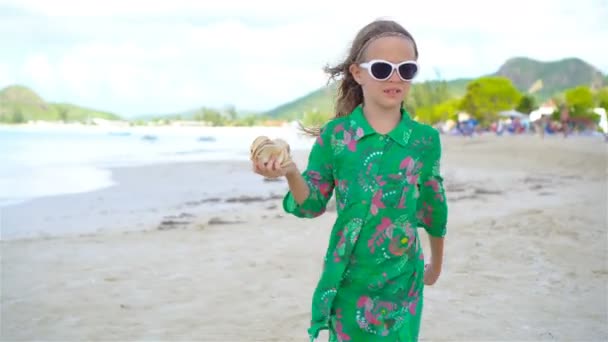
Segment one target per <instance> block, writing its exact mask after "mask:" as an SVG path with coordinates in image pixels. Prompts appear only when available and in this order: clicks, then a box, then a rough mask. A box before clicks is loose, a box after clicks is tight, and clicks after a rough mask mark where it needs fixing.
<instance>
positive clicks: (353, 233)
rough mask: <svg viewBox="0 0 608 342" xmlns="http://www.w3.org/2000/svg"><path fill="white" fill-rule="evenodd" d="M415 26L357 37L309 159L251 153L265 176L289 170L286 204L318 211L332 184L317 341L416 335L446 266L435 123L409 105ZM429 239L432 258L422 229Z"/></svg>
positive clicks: (381, 25) (370, 28)
mask: <svg viewBox="0 0 608 342" xmlns="http://www.w3.org/2000/svg"><path fill="white" fill-rule="evenodd" d="M417 59H418V49H417V47H416V43H415V41H414V39H413V38H412V36H411V35H410V34H409V32H408V31H406V30H405V29H404V28H403V27H401V26H400V25H399V24H397V23H395V22H393V21H385V20H383V21H374V22H372V23H370V24H368V25H367V26H365V27H364V28H363V29H361V31H360V32H359V33H358V34H357V36H356V38H355V40H354V41H353V44H352V47H351V49H350V53H349V55H348V57H347V58H346V60H345V61H344V62H343V63H341V64H339V65H338V66H336V67H334V68H329V69H328V72H329V73H330V74H331V76H332V77H335V76H342V79H341V84H340V87H339V96H338V99H337V103H336V115H335V118H334V119H332V120H330V121H329V122H328V123H326V124H325V125H323V126H322V127H321V128H320V129H318V130H316V131H315V130H310V132H312V134H314V135H316V136H317V139H316V141H315V143H314V145H313V147H312V150H311V153H310V156H309V159H308V165H307V168H306V170H305V171H304V172H302V173H301V172H300V171H299V170H298V168H297V166H296V165H294V164H291V165H289V166H286V167H283V168H280V167H279V165H278V162H275V161H273V160H271V161H270V162H268V163H266V164H265V165H264V164H260V163H254V169H255V172H257V173H258V174H261V175H263V176H265V177H270V178H272V177H280V176H285V177H286V178H287V181H288V184H289V191H288V192H287V194H286V196H285V198H284V200H283V208H284V210H285V211H286V212H287V213H290V214H293V215H295V216H297V217H303V218H314V217H317V216H319V215H321V214H322V213H323V212H324V211H325V207H326V204H327V201H328V200H329V199H330V197H331V195H332V194H333V193H334V191H335V195H336V205H337V211H338V216H337V219H336V221H335V224H334V226H333V230H332V232H331V236H330V241H329V246H328V249H327V253H326V255H325V261H324V265H323V266H324V267H323V273H322V275H321V278H320V280H319V283H318V286H317V288H316V290H315V292H314V294H313V303H312V320H311V326H310V328H309V329H308V333H309V335H310V339H311V341H312V340H314V339H316V338H317V336H318V334H319V331H320V330H323V329H328V330H329V334H330V341H354V342H374V341H383V342H389V341H390V342H395V341H400V342H405V341H408V342H409V341H416V340H417V339H418V332H419V328H420V317H421V312H422V293H423V287H424V284H426V285H432V284H433V283H435V281H436V280H437V278H438V277H439V273H440V272H441V265H442V259H443V237H444V236H445V234H446V221H447V220H446V218H447V204H446V198H445V193H444V189H443V185H442V181H443V180H442V177H441V176H440V173H439V163H440V156H441V145H440V138H439V134H438V132H437V131H436V130H435V129H433V128H432V127H430V126H427V125H423V124H420V123H418V122H415V121H413V120H412V119H411V118H410V116H409V114H408V113H407V112H406V111H405V110H404V109H402V107H403V99H404V97H405V96H406V95H407V94H408V92H409V90H410V86H411V83H410V82H411V80H412V79H413V78H414V76H415V75H416V73H417V71H418V65H417V62H416V61H417ZM420 226H421V227H423V228H424V229H425V230H426V231H427V233H428V234H429V238H430V247H431V258H430V264H428V265H427V266H425V265H424V256H423V251H422V248H421V244H420V238H419V236H418V232H417V228H418V227H420Z"/></svg>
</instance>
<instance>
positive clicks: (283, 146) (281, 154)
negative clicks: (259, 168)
mask: <svg viewBox="0 0 608 342" xmlns="http://www.w3.org/2000/svg"><path fill="white" fill-rule="evenodd" d="M290 151H291V149H290V147H289V144H288V143H287V142H286V141H284V140H282V139H275V140H270V138H268V137H266V136H259V137H257V138H255V139H254V140H253V142H252V143H251V147H250V153H251V155H250V158H251V160H252V161H256V162H258V161H261V162H263V163H267V162H268V161H270V160H271V159H275V160H277V161H278V162H279V164H280V166H281V167H285V166H287V165H289V163H291V155H290Z"/></svg>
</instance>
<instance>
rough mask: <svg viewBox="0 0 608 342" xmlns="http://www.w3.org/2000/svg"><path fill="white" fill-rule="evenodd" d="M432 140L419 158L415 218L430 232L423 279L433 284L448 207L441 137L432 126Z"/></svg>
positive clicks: (440, 259)
mask: <svg viewBox="0 0 608 342" xmlns="http://www.w3.org/2000/svg"><path fill="white" fill-rule="evenodd" d="M430 137H431V142H430V146H429V149H428V151H427V152H426V154H425V156H424V157H423V158H422V162H423V165H422V172H421V177H420V179H419V186H420V196H419V197H418V204H417V207H418V221H419V223H420V225H421V226H422V227H424V229H425V230H426V232H427V233H428V234H429V242H430V247H431V260H430V265H429V268H428V269H427V272H428V275H425V283H427V284H428V285H431V284H433V283H434V282H435V281H436V280H437V278H438V277H439V273H440V272H441V268H442V264H443V245H444V236H445V235H446V233H447V216H448V207H447V202H446V197H445V189H444V187H443V178H442V177H441V172H440V164H441V140H440V137H439V132H438V131H437V130H435V129H433V130H432V132H431V133H430Z"/></svg>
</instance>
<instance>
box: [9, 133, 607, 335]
mask: <svg viewBox="0 0 608 342" xmlns="http://www.w3.org/2000/svg"><path fill="white" fill-rule="evenodd" d="M442 143H443V165H442V173H443V175H444V178H445V183H444V184H445V186H446V190H447V199H448V205H449V220H448V222H449V225H448V234H447V236H446V245H445V248H446V249H445V261H444V266H443V271H442V274H441V277H440V278H439V281H438V282H437V283H436V284H435V285H433V286H431V287H426V289H425V304H424V311H423V320H422V329H421V340H422V341H499V340H500V341H541V340H560V341H606V340H608V324H607V322H608V228H607V227H608V217H607V215H608V214H607V208H608V198H607V196H608V180H607V179H608V171H607V170H608V144H606V143H604V142H603V141H602V138H599V137H582V136H581V137H578V136H572V137H569V138H567V139H564V138H563V137H561V136H546V137H545V139H543V140H541V139H540V138H539V137H538V136H502V137H497V136H494V135H489V134H488V135H483V136H476V137H473V138H466V137H454V136H442ZM294 158H295V159H296V161H297V162H298V165H300V167H301V168H304V167H305V165H306V160H307V151H296V152H295V153H294ZM111 172H112V177H113V185H112V186H108V187H105V188H103V189H99V190H96V191H91V192H84V193H75V194H65V195H57V196H50V197H43V198H38V199H34V200H31V201H27V202H24V203H21V204H16V205H12V206H8V207H5V208H2V212H0V215H1V216H0V224H1V228H2V238H3V240H2V242H1V243H2V269H1V272H2V308H1V314H2V329H1V330H2V331H1V338H2V340H6V341H31V340H45V341H51V340H57V341H59V340H61V341H82V340H95V341H110V340H116V341H118V340H120V341H126V340H146V341H150V340H197V341H308V337H307V335H306V329H307V328H308V322H309V319H310V303H311V296H312V292H313V290H314V287H315V286H316V283H317V280H318V277H319V275H320V272H321V267H322V260H323V255H324V253H325V249H326V247H327V243H328V239H329V233H330V230H331V226H332V223H333V221H334V219H335V215H336V213H335V209H334V208H332V207H331V206H330V208H329V210H328V212H327V213H326V214H324V215H323V216H321V217H319V218H317V219H314V220H307V219H298V218H295V217H293V216H289V215H286V214H285V213H284V212H283V211H282V208H281V200H282V196H283V195H284V193H285V190H286V188H287V185H286V183H285V182H284V181H275V182H268V181H264V180H263V179H261V178H260V177H259V176H258V175H255V174H253V173H252V172H251V168H250V165H249V163H248V162H247V161H246V160H237V161H228V160H223V161H183V162H176V163H168V164H163V165H155V164H149V165H139V166H131V167H117V168H112V169H111ZM419 233H420V235H421V236H422V239H423V241H425V254H426V255H427V256H428V255H430V251H429V250H428V244H426V241H427V236H426V233H425V232H424V230H423V229H420V230H419ZM325 336H326V335H325V334H323V335H322V338H323V337H325ZM321 340H323V339H321ZM325 340H326V338H325Z"/></svg>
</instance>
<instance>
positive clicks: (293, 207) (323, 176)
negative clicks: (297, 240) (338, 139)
mask: <svg viewBox="0 0 608 342" xmlns="http://www.w3.org/2000/svg"><path fill="white" fill-rule="evenodd" d="M330 139H331V131H329V130H327V129H326V126H324V127H323V129H322V130H321V132H320V135H319V136H318V137H317V139H316V140H315V142H314V144H313V146H312V149H311V151H310V155H309V156H308V165H307V166H306V170H304V172H302V177H303V178H304V180H305V181H306V183H307V184H308V187H309V189H310V192H309V195H308V197H307V198H306V200H305V201H304V202H302V203H301V204H298V202H296V200H295V199H294V197H293V194H292V193H291V191H288V192H287V194H286V195H285V197H284V198H283V209H284V210H285V212H287V213H289V214H292V215H294V216H297V217H303V218H313V217H317V216H320V215H321V214H323V213H324V212H325V210H326V206H327V202H328V201H329V199H330V198H331V195H332V193H333V190H334V178H333V163H332V159H333V153H332V147H331V140H330Z"/></svg>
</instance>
